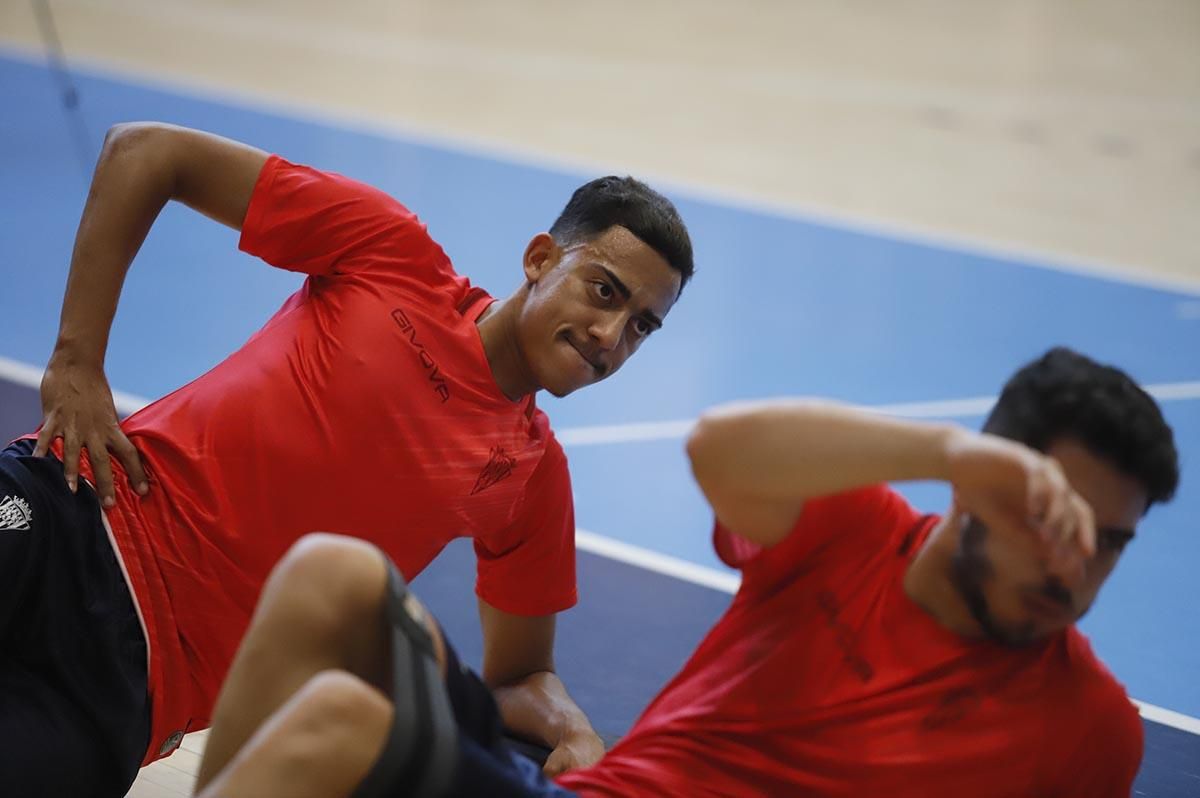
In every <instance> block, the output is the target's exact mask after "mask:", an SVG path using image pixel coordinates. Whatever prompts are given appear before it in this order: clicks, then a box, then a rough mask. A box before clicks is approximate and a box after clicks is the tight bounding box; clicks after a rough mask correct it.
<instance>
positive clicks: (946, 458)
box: [930, 424, 975, 482]
mask: <svg viewBox="0 0 1200 798" xmlns="http://www.w3.org/2000/svg"><path fill="white" fill-rule="evenodd" d="M933 434H934V436H935V438H936V440H937V446H936V448H935V451H936V456H935V458H934V464H933V467H934V473H933V474H931V475H930V476H931V477H932V478H934V479H937V480H940V481H942V482H952V481H953V479H954V471H955V461H956V459H957V457H958V453H959V451H960V450H961V449H962V447H963V444H964V443H965V442H966V441H967V440H969V439H970V438H972V437H974V436H975V433H973V432H971V431H970V430H967V429H964V428H962V427H959V426H957V425H954V424H944V425H939V426H938V427H936V428H935V430H934V433H933Z"/></svg>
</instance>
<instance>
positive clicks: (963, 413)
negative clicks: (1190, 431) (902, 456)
mask: <svg viewBox="0 0 1200 798" xmlns="http://www.w3.org/2000/svg"><path fill="white" fill-rule="evenodd" d="M1142 387H1143V388H1145V390H1146V392H1147V393H1148V394H1150V395H1151V396H1153V397H1154V398H1155V399H1157V400H1158V401H1160V402H1178V401H1187V400H1192V399H1200V381H1197V382H1172V383H1162V384H1159V385H1144V386H1142ZM995 403H996V397H994V396H976V397H972V398H968V399H942V400H937V401H933V402H906V403H902V404H892V405H862V406H861V407H863V409H865V410H873V411H875V412H877V413H883V414H884V415H889V416H900V417H901V418H974V417H976V416H982V415H985V414H986V413H987V412H988V411H989V410H991V408H992V405H994V404H995ZM695 423H696V420H695V419H675V420H672V421H651V422H638V423H634V424H607V425H599V426H593V427H564V428H563V429H561V430H556V431H555V433H554V434H555V437H557V438H558V440H559V443H561V444H562V445H563V446H595V445H597V444H605V443H634V442H637V441H661V440H674V439H677V438H683V437H685V436H686V435H687V434H688V432H689V431H690V430H691V428H692V426H693V425H694V424H695Z"/></svg>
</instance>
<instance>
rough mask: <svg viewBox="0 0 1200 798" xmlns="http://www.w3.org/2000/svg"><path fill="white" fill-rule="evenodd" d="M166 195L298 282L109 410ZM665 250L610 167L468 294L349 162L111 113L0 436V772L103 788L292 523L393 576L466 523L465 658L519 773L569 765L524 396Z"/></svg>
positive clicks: (542, 428) (573, 358)
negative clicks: (211, 363)
mask: <svg viewBox="0 0 1200 798" xmlns="http://www.w3.org/2000/svg"><path fill="white" fill-rule="evenodd" d="M172 199H174V200H177V201H180V202H183V203H185V204H187V205H189V206H190V207H192V208H194V209H196V210H198V211H200V212H202V213H204V214H206V215H208V216H210V217H212V218H214V219H216V220H218V221H220V222H223V223H225V224H227V225H229V226H230V227H234V228H237V229H240V231H241V241H240V246H241V248H242V249H243V250H244V251H246V252H248V253H250V254H253V255H257V256H259V257H261V258H262V259H263V260H265V261H267V262H268V263H270V264H271V265H273V266H276V267H279V268H283V269H290V270H294V271H299V272H303V273H305V274H307V275H308V279H307V280H306V281H305V282H304V285H303V287H301V289H300V290H299V291H297V292H296V293H295V294H294V295H292V296H291V297H289V298H288V299H287V300H286V301H285V303H284V304H283V307H281V308H280V310H279V311H278V312H277V313H276V314H275V315H274V316H273V317H272V318H271V319H270V320H269V321H268V322H267V323H266V325H265V326H263V328H262V329H261V330H259V331H258V332H257V333H256V334H255V335H254V336H253V337H251V338H250V340H249V341H247V342H246V344H245V345H244V346H243V347H242V348H241V349H239V350H238V351H236V352H234V353H233V354H232V355H230V356H229V357H228V358H227V359H225V360H224V361H223V362H221V363H219V364H218V365H217V366H215V367H214V368H213V369H212V370H211V371H209V372H208V373H206V374H204V375H203V376H201V377H199V378H197V379H196V380H194V381H193V382H191V383H189V384H188V385H185V386H184V387H182V388H180V389H179V390H177V391H175V392H173V393H171V394H170V395H168V396H166V397H163V398H162V399H160V400H158V401H156V402H154V403H153V404H151V405H150V406H148V407H147V408H145V409H143V410H142V411H140V412H138V413H136V414H134V415H133V416H131V417H130V418H128V419H126V420H125V421H123V422H121V423H119V424H118V421H117V417H116V415H115V412H114V410H113V403H112V398H111V392H110V391H109V388H108V385H107V382H106V380H105V377H104V372H103V360H104V352H105V348H106V344H107V338H108V331H109V328H110V326H111V324H112V320H113V315H114V313H115V310H116V305H117V298H118V295H119V293H120V288H121V284H122V281H123V279H124V275H125V273H126V270H127V269H128V267H129V265H130V262H131V260H132V258H133V256H134V254H135V253H136V251H137V249H138V247H139V246H140V244H141V241H142V239H143V237H144V236H145V234H146V232H147V231H148V229H149V227H150V226H151V224H152V223H153V221H154V219H155V218H156V216H157V214H158V212H159V211H160V210H161V208H162V207H163V206H164V204H165V203H166V202H167V201H168V200H172ZM691 273H692V254H691V244H690V241H689V238H688V234H687V231H686V228H685V227H684V225H683V223H682V221H681V220H680V218H679V216H678V214H677V213H676V211H675V209H674V207H673V206H672V205H671V203H670V202H669V201H668V200H666V199H665V198H664V197H662V196H661V195H659V194H657V193H656V192H654V191H653V190H651V189H650V188H648V187H647V186H645V185H644V184H642V183H639V182H638V181H636V180H633V179H632V178H616V177H609V178H601V179H599V180H595V181H592V182H590V183H588V184H586V185H584V186H583V187H581V188H580V189H579V190H578V191H576V192H575V194H574V196H573V197H572V198H571V200H570V202H569V203H568V205H567V207H566V209H565V210H564V211H563V213H562V215H561V216H560V217H559V219H558V220H557V221H556V222H555V224H554V225H553V226H552V227H551V229H550V231H549V232H547V233H539V234H537V235H535V236H534V237H533V238H532V239H531V240H530V242H529V244H528V246H527V247H526V250H525V252H524V255H523V258H522V282H521V285H520V287H519V288H518V289H517V290H516V292H514V293H513V294H512V295H511V296H510V297H509V298H507V299H505V300H502V301H495V300H493V299H492V297H490V296H489V295H488V294H487V293H486V292H485V291H483V290H482V289H480V288H478V287H473V286H472V285H471V284H470V283H469V281H468V280H467V279H466V278H464V277H461V276H459V275H457V274H456V273H455V271H454V269H453V267H452V265H451V263H450V260H449V258H448V257H447V256H446V254H445V252H443V251H442V249H441V247H439V246H438V244H437V243H435V242H434V241H433V239H432V238H430V236H429V234H428V233H427V232H426V229H425V226H424V225H423V224H422V223H421V222H420V221H419V220H418V219H417V217H416V216H414V215H413V213H412V212H410V211H409V210H408V209H407V208H405V207H404V206H403V205H401V204H400V203H398V202H396V201H395V200H394V199H392V198H391V197H389V196H387V195H386V194H384V193H382V192H380V191H377V190H375V189H373V188H371V187H369V186H366V185H363V184H361V183H358V182H355V181H353V180H349V179H347V178H344V177H341V176H339V175H334V174H329V173H324V172H320V171H317V170H315V169H311V168H308V167H304V166H298V165H295V164H291V163H288V162H287V161H285V160H283V159H282V158H279V157H277V156H268V154H267V153H265V152H262V151H260V150H257V149H254V148H252V147H248V146H246V145H243V144H239V143H237V142H232V141H228V140H226V139H222V138H219V137H216V136H212V135H209V134H205V133H201V132H199V131H194V130H186V129H181V128H174V127H171V126H166V125H153V124H139V125H128V126H119V127H117V128H114V129H113V130H112V131H111V132H110V134H109V136H108V137H107V139H106V142H105V146H104V150H103V153H102V154H101V157H100V161H99V163H98V165H97V168H96V174H95V177H94V180H93V184H92V189H91V193H90V195H89V198H88V203H87V206H86V208H85V209H84V213H83V219H82V221H81V223H80V228H79V234H78V238H77V241H76V245H75V251H74V256H73V258H72V264H71V271H70V277H69V279H68V285H67V292H66V298H65V300H64V305H63V314H62V321H61V327H60V331H59V337H58V343H57V345H56V347H55V350H54V354H53V356H52V357H51V359H50V362H49V365H48V366H47V369H46V374H45V377H44V380H43V383H42V394H43V404H44V408H45V414H46V417H45V423H44V425H43V427H42V429H41V431H40V434H39V435H38V436H37V439H36V442H35V441H33V440H31V439H29V438H27V439H25V440H22V441H18V442H16V443H15V444H14V445H13V446H11V447H10V448H9V449H8V450H6V451H5V452H4V454H3V455H0V502H3V503H4V504H3V506H4V508H6V509H5V510H4V512H5V515H3V516H0V521H5V522H7V523H8V524H9V525H8V526H7V527H5V529H6V530H8V532H6V534H4V535H3V536H0V583H3V584H5V585H16V586H17V588H16V589H11V590H10V589H9V588H7V587H6V590H5V598H4V599H3V601H2V602H0V634H2V635H3V640H4V651H5V654H4V656H3V658H0V685H2V686H0V740H3V742H4V745H3V746H0V751H2V752H0V783H3V784H5V785H6V788H5V789H6V790H9V789H11V790H12V791H13V793H14V794H17V793H19V794H53V795H92V794H94V795H107V796H113V795H123V794H124V791H125V789H127V788H128V785H129V784H130V783H131V782H132V779H133V777H134V775H135V773H136V769H137V766H138V764H139V763H145V762H150V761H152V760H154V759H156V758H158V757H160V756H165V755H167V754H169V753H170V752H171V751H173V750H174V748H175V747H176V746H177V745H178V743H179V740H180V739H181V738H182V736H183V733H185V732H187V731H192V730H195V729H201V728H204V727H206V726H207V725H208V723H209V716H210V714H211V710H212V706H213V702H214V701H215V699H216V695H217V691H218V688H219V687H220V684H221V682H222V680H223V679H224V676H225V672H226V670H227V668H228V666H229V663H230V661H231V659H232V657H233V655H234V652H235V650H236V648H237V645H238V643H239V641H240V640H241V637H242V635H243V632H244V631H245V627H246V624H247V623H248V621H249V619H250V616H251V614H252V611H253V609H254V606H255V603H256V601H257V599H258V595H259V592H260V590H261V588H262V585H263V582H264V580H265V579H266V577H267V574H268V572H269V570H270V568H271V566H272V565H273V564H274V563H275V562H276V561H277V560H278V559H279V558H280V557H281V556H282V555H283V554H284V552H285V551H286V550H287V549H288V548H289V547H290V546H291V545H292V544H293V543H295V542H296V540H297V539H298V538H300V537H301V536H302V535H303V534H305V533H307V532H310V531H312V530H315V529H322V530H331V531H335V532H343V533H347V534H353V535H355V536H358V537H361V538H364V539H366V540H369V541H371V542H372V543H374V544H375V545H377V546H379V547H380V548H381V549H382V550H384V551H385V552H387V554H388V555H389V557H391V558H392V560H394V561H395V562H396V563H397V564H398V566H399V568H400V569H401V571H402V572H403V573H404V574H405V576H407V577H409V578H411V577H413V576H415V575H416V574H417V573H419V572H420V571H421V569H423V568H424V567H425V566H426V565H427V564H428V563H429V562H430V561H431V560H432V559H433V558H434V557H435V556H437V554H438V552H439V551H441V549H442V548H443V546H445V544H446V543H447V542H449V541H450V540H451V539H453V538H455V537H462V536H469V537H471V538H473V539H474V542H475V549H476V553H477V555H478V562H479V568H478V580H477V583H476V593H477V595H478V600H479V609H480V615H481V619H482V628H483V634H484V643H485V651H486V655H485V664H484V676H485V678H486V679H487V681H488V683H489V684H490V685H492V686H494V687H495V688H496V689H497V696H498V698H499V700H500V703H501V706H502V711H503V715H504V720H505V721H506V723H507V724H508V725H509V727H510V728H511V729H512V730H513V731H514V732H515V733H518V734H521V735H523V736H527V737H531V738H533V739H535V740H538V741H541V742H543V743H544V744H545V745H547V746H548V747H550V748H552V749H554V753H553V754H552V757H551V760H550V761H549V762H548V763H547V770H548V772H560V771H562V770H565V769H567V768H569V767H576V766H580V765H587V764H591V763H592V762H594V761H596V760H597V759H598V758H599V757H600V755H601V754H602V753H603V747H602V745H601V743H600V741H599V738H598V737H597V736H596V734H595V732H594V731H593V730H592V729H591V726H590V725H589V723H588V721H587V719H586V717H584V715H583V713H582V712H580V710H579V709H578V707H576V706H575V704H574V703H573V702H572V701H571V699H570V697H569V696H568V695H567V693H566V691H565V689H564V687H563V685H562V683H561V681H560V680H559V679H558V677H557V676H555V675H554V662H553V656H552V648H553V640H554V625H555V621H554V618H555V613H557V612H559V611H560V610H563V609H566V608H568V607H570V606H572V605H573V604H574V603H575V600H576V594H575V570H574V567H575V561H574V554H575V552H574V517H573V507H572V498H571V489H570V481H569V477H568V472H567V463H566V458H565V456H564V454H563V451H562V448H561V446H560V445H559V444H558V442H557V441H556V440H555V438H554V434H553V433H552V431H551V430H550V426H549V422H548V420H547V418H546V416H545V414H544V413H542V412H541V411H540V410H538V408H537V407H536V405H535V401H534V395H535V393H536V392H537V391H538V390H541V389H545V390H547V391H550V392H551V393H553V394H555V395H557V396H563V395H566V394H568V393H570V392H572V391H574V390H576V389H577V388H580V387H583V386H585V385H589V384H591V383H594V382H598V381H599V380H602V379H604V378H605V377H607V376H609V375H611V374H613V373H614V372H615V371H617V370H618V369H619V368H620V367H621V365H622V364H623V363H624V362H625V360H626V359H627V358H628V357H630V356H631V355H632V354H633V353H634V352H635V351H636V350H637V349H638V347H639V346H640V345H641V344H642V342H643V341H645V339H646V338H647V337H648V336H649V335H651V334H652V333H653V332H654V331H655V330H657V329H658V328H659V327H661V325H662V322H663V319H664V318H665V317H666V315H667V313H668V312H669V311H670V310H671V307H672V306H673V305H674V303H675V301H676V299H677V298H678V296H679V294H680V291H681V290H682V288H683V285H684V283H686V281H687V279H688V278H689V277H690V275H691ZM30 438H32V436H30ZM81 449H84V450H86V451H85V452H81ZM108 450H112V452H113V453H115V454H116V455H117V457H116V458H113V459H112V460H110V458H109V456H108ZM0 525H2V524H0ZM314 611H315V612H318V613H319V612H320V608H319V607H318V608H315V609H314ZM22 785H28V789H25V788H23V787H22Z"/></svg>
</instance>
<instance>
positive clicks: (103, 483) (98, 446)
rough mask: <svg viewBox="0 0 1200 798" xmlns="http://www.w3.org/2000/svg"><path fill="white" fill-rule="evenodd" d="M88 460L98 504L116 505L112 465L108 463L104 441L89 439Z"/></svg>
mask: <svg viewBox="0 0 1200 798" xmlns="http://www.w3.org/2000/svg"><path fill="white" fill-rule="evenodd" d="M87 450H88V458H89V459H90V460H91V461H92V479H94V480H95V481H96V493H97V494H99V496H100V503H101V504H103V505H104V506H105V507H112V506H113V505H115V504H116V503H117V500H116V492H115V491H114V490H113V475H112V465H111V464H110V463H109V462H108V449H107V448H106V447H105V445H104V441H102V440H100V439H98V438H91V439H89V440H88V442H87Z"/></svg>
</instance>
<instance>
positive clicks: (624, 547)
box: [575, 528, 1200, 735]
mask: <svg viewBox="0 0 1200 798" xmlns="http://www.w3.org/2000/svg"><path fill="white" fill-rule="evenodd" d="M575 547H576V548H577V549H579V550H580V551H586V552H588V553H590V554H598V555H600V556H601V557H607V558H608V559H610V560H617V561H618V562H623V563H625V564H626V565H632V566H634V567H636V568H642V569H645V570H647V571H653V572H655V573H659V574H663V575H664V576H669V577H673V578H675V579H679V580H682V581H684V582H690V583H692V584H694V585H700V586H702V587H708V588H712V589H713V590H719V591H720V592H722V593H730V594H732V593H736V592H737V589H738V586H739V585H740V584H741V582H742V579H741V575H740V574H737V573H731V572H728V571H718V570H717V569H716V568H709V567H707V566H704V565H696V564H695V563H691V562H688V561H686V560H681V559H679V558H678V557H671V556H669V555H666V554H659V553H658V552H657V551H650V550H649V549H644V548H642V547H641V546H635V545H633V544H631V543H624V542H622V541H619V540H613V539H612V538H609V537H605V536H604V535H598V534H596V533H595V532H589V531H588V530H586V529H579V528H576V529H575ZM1130 701H1132V702H1133V703H1134V704H1135V705H1136V706H1137V708H1138V712H1140V713H1141V715H1142V717H1143V718H1145V719H1146V720H1149V721H1153V722H1155V723H1160V724H1162V725H1163V726H1170V727H1171V728H1174V729H1179V730H1180V731H1185V732H1190V733H1191V734H1196V735H1200V718H1193V717H1192V716H1191V715H1185V714H1183V713H1182V712H1176V711H1174V710H1171V709H1164V708H1163V707H1159V706H1155V705H1154V704H1147V703H1146V702H1145V701H1138V700H1137V699H1136V698H1131V699H1130Z"/></svg>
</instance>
